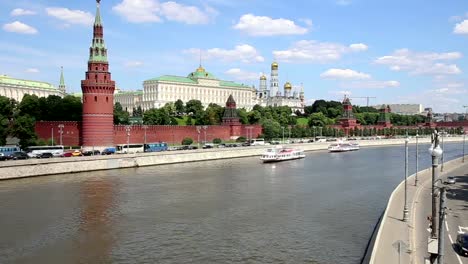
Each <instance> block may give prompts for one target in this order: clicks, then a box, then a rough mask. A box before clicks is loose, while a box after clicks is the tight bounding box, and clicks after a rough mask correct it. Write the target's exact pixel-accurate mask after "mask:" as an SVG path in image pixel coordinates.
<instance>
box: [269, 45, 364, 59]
mask: <svg viewBox="0 0 468 264" xmlns="http://www.w3.org/2000/svg"><path fill="white" fill-rule="evenodd" d="M366 49H367V46H366V45H365V44H362V43H358V44H351V45H349V46H345V45H343V44H340V43H330V42H318V41H315V40H300V41H297V42H295V43H294V44H293V45H292V46H291V47H290V48H289V49H287V50H275V51H273V56H274V57H275V58H277V59H278V60H279V61H284V62H299V63H300V62H316V63H328V62H333V61H337V60H339V59H341V57H342V56H343V55H344V54H346V53H351V52H360V51H364V50H366Z"/></svg>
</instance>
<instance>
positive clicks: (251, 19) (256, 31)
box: [233, 14, 311, 36]
mask: <svg viewBox="0 0 468 264" xmlns="http://www.w3.org/2000/svg"><path fill="white" fill-rule="evenodd" d="M310 22H311V21H310ZM233 28H234V29H237V30H240V31H242V32H244V33H246V34H248V35H251V36H278V35H303V34H306V33H307V32H308V31H309V30H308V29H307V28H304V27H301V26H298V25H296V23H295V22H294V21H292V20H289V19H284V18H278V19H273V18H271V17H267V16H255V15H253V14H245V15H243V16H241V17H240V19H239V22H238V23H237V24H236V25H234V27H233Z"/></svg>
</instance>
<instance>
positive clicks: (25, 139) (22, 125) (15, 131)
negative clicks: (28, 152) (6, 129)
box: [10, 115, 37, 149]
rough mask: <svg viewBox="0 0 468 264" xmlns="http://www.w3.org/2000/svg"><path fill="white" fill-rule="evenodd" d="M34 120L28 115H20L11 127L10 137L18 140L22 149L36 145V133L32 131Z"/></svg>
mask: <svg viewBox="0 0 468 264" xmlns="http://www.w3.org/2000/svg"><path fill="white" fill-rule="evenodd" d="M34 123H35V120H34V118H33V117H31V116H29V115H20V116H18V117H16V118H15V121H14V123H13V125H12V126H11V130H10V135H11V136H14V137H17V138H19V140H20V142H19V144H20V146H21V148H22V149H24V148H26V147H28V146H31V145H34V144H35V143H36V138H37V136H36V133H35V131H34Z"/></svg>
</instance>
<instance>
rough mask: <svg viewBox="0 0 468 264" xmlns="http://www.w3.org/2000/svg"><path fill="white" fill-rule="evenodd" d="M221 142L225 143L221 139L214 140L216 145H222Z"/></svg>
mask: <svg viewBox="0 0 468 264" xmlns="http://www.w3.org/2000/svg"><path fill="white" fill-rule="evenodd" d="M221 142H223V141H222V140H221V139H220V138H215V139H213V143H214V144H221Z"/></svg>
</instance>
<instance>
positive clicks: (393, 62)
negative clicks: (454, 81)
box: [375, 49, 462, 75]
mask: <svg viewBox="0 0 468 264" xmlns="http://www.w3.org/2000/svg"><path fill="white" fill-rule="evenodd" d="M461 57H462V54H461V53H460V52H447V53H435V52H433V53H425V52H413V51H410V50H408V49H399V50H396V51H395V52H393V54H392V55H387V56H383V57H380V58H378V59H376V60H375V63H377V64H382V65H387V66H388V67H389V68H390V69H391V70H392V71H407V72H409V73H410V74H412V75H451V74H460V73H461V70H460V69H459V68H458V66H457V65H455V64H446V63H443V62H441V61H449V60H456V59H459V58H461Z"/></svg>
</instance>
